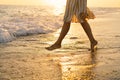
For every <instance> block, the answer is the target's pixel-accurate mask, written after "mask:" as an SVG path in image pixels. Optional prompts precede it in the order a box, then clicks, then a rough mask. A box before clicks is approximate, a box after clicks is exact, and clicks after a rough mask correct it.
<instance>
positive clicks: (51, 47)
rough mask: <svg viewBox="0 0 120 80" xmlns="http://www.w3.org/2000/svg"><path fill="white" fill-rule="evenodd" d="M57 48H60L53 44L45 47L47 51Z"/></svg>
mask: <svg viewBox="0 0 120 80" xmlns="http://www.w3.org/2000/svg"><path fill="white" fill-rule="evenodd" d="M58 48H61V45H56V44H53V45H52V46H50V47H46V49H47V50H55V49H58Z"/></svg>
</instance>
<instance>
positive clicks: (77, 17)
mask: <svg viewBox="0 0 120 80" xmlns="http://www.w3.org/2000/svg"><path fill="white" fill-rule="evenodd" d="M85 13H86V16H85V18H86V19H94V18H95V15H94V14H93V12H91V11H90V9H89V8H87V0H67V3H66V10H65V14H64V22H70V21H73V22H76V21H77V22H80V23H82V22H84V20H85V18H84V19H83V15H84V14H85Z"/></svg>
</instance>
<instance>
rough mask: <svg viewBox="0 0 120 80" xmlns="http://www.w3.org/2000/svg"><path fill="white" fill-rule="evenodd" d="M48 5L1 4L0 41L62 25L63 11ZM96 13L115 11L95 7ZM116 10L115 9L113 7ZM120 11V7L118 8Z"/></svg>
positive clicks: (49, 30)
mask: <svg viewBox="0 0 120 80" xmlns="http://www.w3.org/2000/svg"><path fill="white" fill-rule="evenodd" d="M56 10H57V9H55V8H53V7H49V8H48V7H46V6H4V5H1V6H0V42H1V43H2V42H9V41H12V40H14V39H15V37H17V36H27V35H31V34H43V33H44V34H45V33H46V34H47V33H50V32H53V31H56V30H57V29H58V28H60V27H61V26H62V22H63V21H62V20H63V13H64V9H63V11H62V10H60V11H61V12H58V13H57V11H58V10H57V11H56ZM92 10H93V11H94V12H95V14H96V15H101V14H102V15H103V14H105V13H108V12H113V11H111V10H110V9H109V8H93V9H92ZM112 10H114V11H115V9H112ZM116 11H120V9H116Z"/></svg>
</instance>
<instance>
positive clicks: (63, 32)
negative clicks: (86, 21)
mask: <svg viewBox="0 0 120 80" xmlns="http://www.w3.org/2000/svg"><path fill="white" fill-rule="evenodd" d="M70 24H71V22H64V24H63V27H62V30H61V33H60V36H59V38H58V40H57V41H56V42H55V43H54V44H53V45H52V46H50V47H47V48H46V49H48V50H54V49H57V48H61V43H62V40H63V39H64V37H65V35H66V34H67V33H68V31H69V29H70Z"/></svg>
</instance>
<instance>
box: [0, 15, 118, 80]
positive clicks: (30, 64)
mask: <svg viewBox="0 0 120 80" xmlns="http://www.w3.org/2000/svg"><path fill="white" fill-rule="evenodd" d="M119 22H120V15H119V13H116V14H112V13H111V14H107V15H104V16H98V18H96V19H95V20H90V21H89V23H90V25H91V27H92V30H93V33H94V35H95V38H96V39H97V40H98V42H99V44H98V50H97V51H96V52H94V53H91V52H90V51H89V40H88V38H87V36H86V34H85V33H84V31H83V29H82V28H81V26H80V25H79V24H76V23H73V24H72V25H71V29H70V32H69V33H68V35H67V36H66V37H65V39H64V41H63V44H62V48H61V49H57V50H54V51H47V50H46V49H45V47H47V46H49V45H50V44H52V43H54V41H55V40H56V39H57V37H58V35H59V31H57V32H55V33H51V34H40V35H32V36H25V37H19V38H18V39H16V40H15V41H12V42H9V43H1V44H0V80H120V67H119V66H120V63H119V61H120V31H119V30H120V27H119V26H120V23H119Z"/></svg>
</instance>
